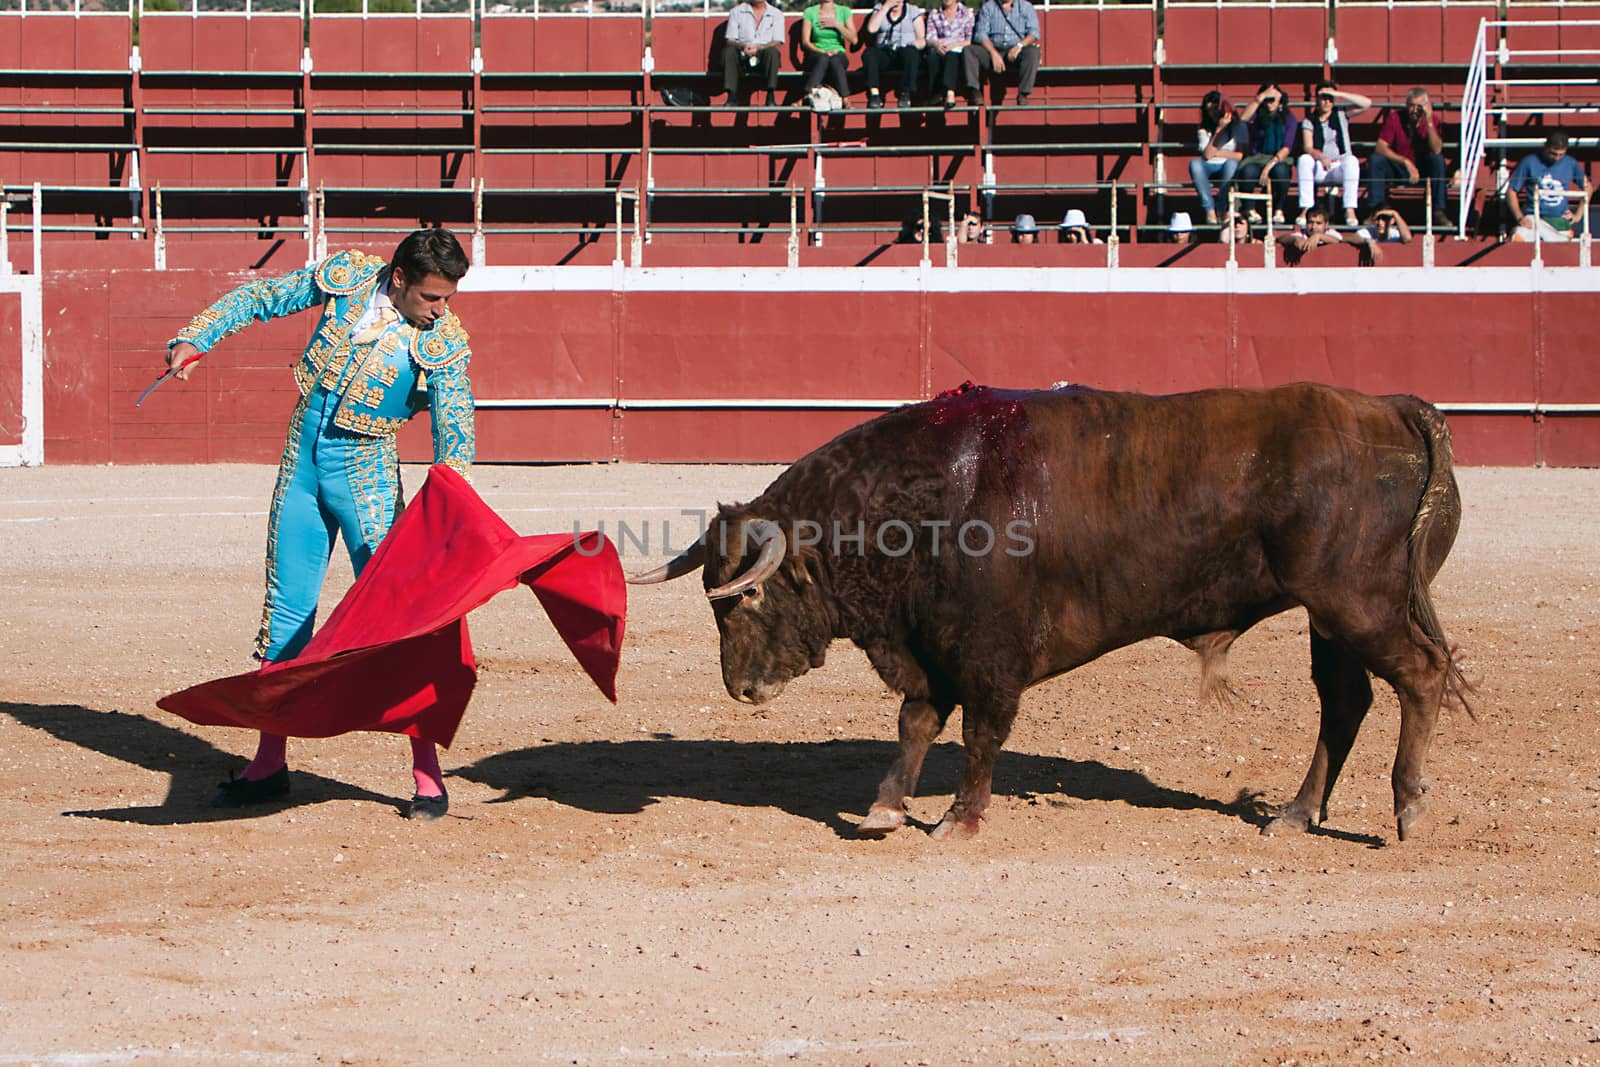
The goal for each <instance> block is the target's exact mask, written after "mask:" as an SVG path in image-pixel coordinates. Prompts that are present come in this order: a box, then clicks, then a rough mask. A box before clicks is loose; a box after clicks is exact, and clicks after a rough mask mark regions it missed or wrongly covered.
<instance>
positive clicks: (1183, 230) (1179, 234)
mask: <svg viewBox="0 0 1600 1067" xmlns="http://www.w3.org/2000/svg"><path fill="white" fill-rule="evenodd" d="M1167 240H1168V241H1170V242H1171V243H1173V244H1175V245H1192V244H1194V243H1195V242H1194V220H1193V219H1191V218H1190V217H1189V213H1188V212H1187V211H1174V212H1173V213H1172V218H1170V219H1168V220H1167Z"/></svg>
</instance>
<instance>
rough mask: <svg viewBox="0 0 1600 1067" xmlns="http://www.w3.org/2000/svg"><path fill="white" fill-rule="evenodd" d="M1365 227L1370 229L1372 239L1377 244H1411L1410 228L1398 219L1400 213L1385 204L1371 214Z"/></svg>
mask: <svg viewBox="0 0 1600 1067" xmlns="http://www.w3.org/2000/svg"><path fill="white" fill-rule="evenodd" d="M1367 225H1368V226H1370V227H1371V236H1372V239H1373V240H1374V241H1376V242H1378V243H1379V244H1402V245H1408V244H1410V243H1411V227H1410V226H1407V225H1406V220H1405V219H1403V218H1401V217H1400V212H1398V211H1396V210H1395V209H1394V208H1392V207H1389V206H1388V205H1387V204H1385V205H1384V206H1383V207H1380V208H1379V209H1378V210H1377V211H1375V212H1373V214H1372V218H1371V220H1369V221H1368V223H1367Z"/></svg>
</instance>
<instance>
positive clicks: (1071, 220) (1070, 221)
mask: <svg viewBox="0 0 1600 1067" xmlns="http://www.w3.org/2000/svg"><path fill="white" fill-rule="evenodd" d="M1061 243H1062V244H1064V245H1101V244H1105V242H1104V241H1102V240H1100V238H1098V237H1096V236H1095V235H1094V231H1093V230H1091V229H1089V219H1088V217H1087V216H1085V215H1084V213H1083V212H1082V211H1081V210H1079V209H1078V208H1072V209H1071V210H1070V211H1068V212H1067V214H1066V217H1065V218H1063V219H1062V220H1061Z"/></svg>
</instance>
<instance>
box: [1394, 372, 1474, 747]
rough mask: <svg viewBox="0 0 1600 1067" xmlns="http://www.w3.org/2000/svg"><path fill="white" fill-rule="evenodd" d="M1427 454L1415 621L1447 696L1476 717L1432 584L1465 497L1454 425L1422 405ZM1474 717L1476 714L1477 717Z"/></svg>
mask: <svg viewBox="0 0 1600 1067" xmlns="http://www.w3.org/2000/svg"><path fill="white" fill-rule="evenodd" d="M1410 414H1411V416H1412V420H1413V422H1414V426H1415V428H1416V429H1417V431H1418V433H1419V434H1420V435H1421V437H1422V440H1423V444H1424V445H1425V447H1426V449H1427V454H1428V478H1427V481H1426V482H1425V483H1424V485H1423V487H1422V498H1421V500H1420V501H1418V503H1417V513H1416V515H1415V516H1414V517H1413V518H1412V520H1411V531H1410V533H1409V535H1408V537H1407V544H1406V550H1407V556H1408V570H1409V577H1408V582H1409V586H1410V597H1409V599H1410V611H1411V621H1412V622H1413V623H1414V624H1415V625H1416V627H1417V629H1419V630H1420V631H1422V634H1423V636H1425V637H1426V638H1427V639H1428V641H1429V642H1430V643H1431V644H1432V645H1433V646H1434V647H1435V648H1437V649H1438V650H1439V652H1440V653H1441V654H1442V655H1443V656H1444V660H1445V698H1446V699H1447V700H1454V701H1456V702H1457V703H1459V704H1460V705H1461V707H1462V708H1463V709H1464V710H1465V711H1466V713H1467V714H1468V715H1472V714H1473V713H1472V705H1471V704H1470V703H1469V702H1468V700H1467V695H1468V694H1469V693H1471V692H1472V691H1473V685H1472V683H1471V682H1469V681H1468V680H1467V678H1466V676H1465V675H1464V674H1462V672H1461V667H1460V664H1458V663H1457V662H1456V651H1457V650H1456V649H1455V648H1454V647H1453V646H1451V644H1450V642H1449V640H1448V639H1447V638H1446V637H1445V633H1444V627H1443V626H1442V625H1441V624H1440V622H1439V613H1438V611H1437V610H1435V608H1434V606H1433V594H1432V593H1431V592H1430V591H1429V586H1430V585H1431V583H1432V582H1433V577H1434V575H1435V574H1437V573H1438V572H1439V568H1440V567H1442V566H1443V565H1444V558H1445V556H1446V555H1447V554H1448V553H1449V551H1450V547H1451V545H1452V544H1453V543H1454V542H1455V531H1456V527H1457V526H1458V525H1459V524H1460V521H1461V498H1460V496H1459V494H1458V493H1457V490H1456V484H1455V474H1454V466H1453V460H1452V454H1451V446H1450V426H1449V424H1448V423H1446V422H1445V418H1444V415H1442V414H1441V413H1440V412H1439V409H1438V408H1435V407H1434V406H1433V405H1432V404H1428V403H1426V402H1418V404H1417V406H1416V408H1414V409H1413V410H1412V411H1411V412H1410ZM1473 717H1474V718H1476V716H1473Z"/></svg>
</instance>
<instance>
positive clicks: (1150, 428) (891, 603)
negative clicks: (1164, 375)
mask: <svg viewBox="0 0 1600 1067" xmlns="http://www.w3.org/2000/svg"><path fill="white" fill-rule="evenodd" d="M1460 514H1461V506H1460V497H1459V495H1458V493H1457V489H1456V483H1455V477H1454V475H1453V473H1452V470H1451V458H1450V434H1449V430H1448V428H1447V426H1446V424H1445V420H1444V418H1443V416H1442V415H1440V414H1439V412H1438V411H1437V410H1436V409H1435V408H1433V407H1432V406H1431V405H1429V404H1427V403H1425V402H1424V401H1422V400H1419V399H1417V398H1416V397H1411V396H1385V397H1373V396H1367V395H1364V394H1361V393H1356V392H1351V391H1348V390H1342V389H1334V388H1329V387H1326V386H1320V385H1309V384H1300V385H1291V386H1284V387H1282V388H1277V389H1262V390H1243V389H1219V390H1210V391H1206V392H1199V393H1190V394H1185V395H1180V396H1166V397H1150V396H1141V395H1137V394H1130V393H1109V392H1095V391H1092V390H1085V389H1063V390H1055V391H1050V392H1010V391H1001V390H992V389H987V388H982V387H963V389H961V390H958V391H956V392H955V393H953V394H946V395H944V396H941V397H940V398H938V399H935V400H932V401H929V402H927V403H922V404H915V405H910V406H907V407H904V408H901V409H899V410H896V411H893V412H890V413H888V414H886V415H883V416H881V417H879V418H876V419H873V420H872V421H870V422H867V423H865V424H863V425H861V426H858V427H856V428H854V429H852V430H850V431H848V432H846V433H844V434H841V435H840V436H839V437H837V438H835V439H834V440H833V441H831V442H829V443H828V444H826V445H823V446H822V447H821V448H818V449H817V450H816V451H814V452H812V453H811V454H809V455H807V456H805V457H804V458H802V459H800V460H799V461H798V462H796V463H795V464H794V465H793V466H791V467H790V468H789V469H788V470H786V471H785V472H784V473H783V474H782V475H780V476H779V477H778V479H777V480H776V481H774V482H773V483H772V484H771V485H770V486H768V487H767V489H766V491H765V492H763V493H762V494H761V496H759V497H757V498H756V499H755V500H753V501H751V502H750V503H748V504H745V505H742V506H738V507H724V508H722V509H721V510H720V511H719V512H718V513H717V516H716V518H715V520H714V521H713V522H712V524H711V525H710V526H709V527H708V530H707V533H706V535H705V536H704V537H703V538H702V539H701V540H700V542H699V543H697V544H696V545H695V546H694V547H693V548H691V549H690V550H689V551H688V552H686V553H684V554H683V555H682V556H680V557H678V558H677V559H675V560H673V561H671V562H670V563H668V564H667V565H666V566H664V567H662V568H660V569H659V570H657V571H654V572H652V573H651V574H648V575H644V576H641V577H640V578H639V579H636V581H639V582H646V583H647V582H656V581H664V580H666V579H668V578H674V577H678V576H679V575H682V574H686V573H689V572H690V571H692V570H693V569H695V568H697V567H703V568H704V572H705V574H704V580H705V586H706V589H707V596H708V597H710V598H711V602H712V610H713V613H714V615H715V617H716V622H717V629H718V631H719V632H720V634H721V643H722V673H723V681H724V683H725V684H726V686H727V689H728V692H729V694H730V695H732V696H733V697H734V698H735V699H737V700H742V701H745V702H747V703H751V704H760V703H764V702H765V701H768V700H771V699H772V698H774V697H776V696H777V695H778V694H779V693H780V692H781V691H782V689H783V687H784V685H785V684H786V683H787V682H788V681H789V680H790V679H792V678H795V677H797V676H799V675H801V674H804V673H805V672H806V671H808V670H810V669H811V668H813V667H819V666H821V665H822V663H823V658H824V656H825V654H826V651H827V648H828V645H829V643H830V642H831V641H832V640H833V639H835V638H841V637H842V638H849V639H850V640H852V641H854V642H855V643H856V644H857V645H859V646H860V647H861V648H862V649H864V650H865V651H866V653H867V656H868V657H869V659H870V660H871V662H872V665H873V667H874V668H876V670H877V672H878V674H879V676H880V677H881V678H882V679H883V681H884V683H885V684H886V685H888V686H889V687H891V688H892V689H895V690H898V691H900V692H901V693H903V694H904V697H905V699H904V703H903V704H902V706H901V709H900V756H899V758H898V759H897V760H896V761H895V763H894V764H893V766H892V767H891V768H890V769H889V773H888V775H887V776H886V777H885V778H884V780H883V783H882V785H881V786H880V787H879V790H878V798H877V800H876V802H874V804H873V805H872V808H871V810H870V811H869V812H868V814H867V816H866V818H865V820H864V821H863V822H862V824H861V829H862V830H863V831H865V832H868V833H881V832H887V831H889V830H892V829H895V828H897V827H899V826H901V825H903V824H904V822H905V818H906V807H905V805H906V798H907V797H908V796H910V795H912V794H913V793H914V792H915V789H916V784H917V779H918V776H919V774H920V772H921V769H922V763H923V758H924V756H925V755H926V754H927V751H928V746H929V745H930V744H931V743H932V742H933V740H934V738H935V737H937V736H938V734H939V732H940V730H942V729H943V727H944V724H945V721H946V720H947V719H948V718H949V716H950V713H951V712H952V711H953V710H954V709H955V707H956V705H957V704H959V705H961V707H962V708H963V716H962V741H963V743H964V745H965V748H966V766H965V770H964V772H963V774H962V777H961V783H960V787H959V789H958V790H957V792H956V795H955V802H954V803H953V804H952V805H951V807H950V810H949V811H948V812H947V813H946V814H945V816H944V819H943V821H941V822H940V824H939V826H938V827H937V828H936V829H935V831H934V834H935V836H939V837H943V836H946V835H949V834H951V833H964V834H965V833H973V832H976V830H977V828H978V825H979V820H980V819H981V818H982V817H983V815H984V812H985V809H986V808H987V807H988V805H989V797H990V788H991V780H992V774H993V768H994V761H995V757H996V756H997V755H998V753H999V751H1000V748H1001V746H1002V745H1003V744H1004V743H1005V740H1006V736H1007V734H1008V733H1009V732H1010V730H1011V724H1012V721H1013V719H1014V718H1015V717H1016V714H1017V705H1018V700H1019V698H1020V697H1021V695H1022V691H1023V690H1024V689H1026V688H1028V687H1029V686H1031V685H1033V684H1035V683H1037V682H1040V681H1043V680H1044V679H1046V678H1050V677H1053V676H1055V675H1058V674H1061V673H1062V672H1064V671H1068V670H1071V669H1072V668H1074V667H1076V666H1078V665H1079V664H1082V663H1087V662H1088V661H1090V660H1092V659H1094V658H1096V657H1097V656H1100V655H1103V654H1104V653H1106V652H1110V651H1111V650H1113V649H1117V648H1121V647H1123V646H1124V645H1128V644H1131V643H1133V642H1136V641H1140V640H1143V639H1144V638H1147V637H1154V636H1166V637H1170V638H1172V639H1173V640H1176V641H1180V642H1182V643H1183V644H1185V645H1187V646H1189V647H1190V648H1192V649H1194V650H1195V651H1197V652H1198V653H1199V654H1200V657H1201V664H1202V680H1203V685H1202V688H1203V689H1204V690H1206V691H1209V692H1213V693H1216V692H1222V691H1225V690H1226V687H1227V683H1226V681H1225V678H1226V671H1225V661H1226V656H1227V652H1228V649H1229V647H1230V646H1231V645H1232V644H1233V641H1234V640H1235V639H1236V638H1237V637H1238V636H1239V635H1240V634H1241V633H1243V632H1244V631H1245V630H1247V629H1249V628H1250V627H1251V626H1253V625H1254V624H1255V623H1257V622H1259V621H1261V620H1262V619H1265V618H1267V617H1268V616H1271V615H1276V614H1277V613H1279V612H1282V611H1287V610H1288V609H1290V608H1293V607H1297V606H1303V607H1304V608H1305V609H1306V611H1307V613H1308V614H1309V616H1310V620H1311V676H1312V680H1313V681H1314V682H1315V684H1316V688H1317V693H1318V695H1319V697H1320V698H1321V703H1322V720H1321V727H1320V729H1319V732H1318V736H1317V744H1316V749H1315V751H1314V752H1313V754H1312V758H1311V767H1310V770H1309V771H1308V772H1307V774H1306V777H1305V781H1304V783H1303V784H1302V785H1301V786H1300V792H1299V794H1298V795H1297V796H1296V797H1295V798H1294V800H1293V801H1291V802H1290V803H1289V804H1288V805H1286V806H1285V807H1283V808H1282V809H1280V810H1279V811H1278V812H1277V814H1276V817H1275V818H1274V819H1273V820H1272V822H1271V823H1270V824H1269V825H1268V826H1267V829H1268V830H1269V831H1275V830H1296V831H1298V830H1304V829H1306V828H1307V827H1308V826H1309V825H1310V824H1311V821H1312V819H1314V818H1315V819H1318V820H1319V821H1321V820H1326V818H1327V809H1328V798H1329V795H1330V794H1331V793H1332V791H1333V785H1334V782H1335V780H1336V779H1337V778H1338V775H1339V771H1340V768H1341V767H1342V766H1343V765H1344V762H1345V758H1346V756H1348V754H1349V752H1350V747H1351V744H1352V743H1353V742H1354V741H1355V737H1356V731H1357V730H1358V729H1359V727H1360V725H1361V721H1362V719H1363V717H1364V716H1365V715H1366V713H1367V709H1368V708H1369V707H1370V706H1371V703H1372V687H1371V683H1370V681H1369V678H1368V672H1371V673H1372V674H1375V675H1377V676H1378V677H1380V678H1382V679H1383V680H1384V681H1386V682H1388V683H1389V684H1390V685H1391V686H1393V687H1394V690H1395V692H1396V693H1397V694H1398V695H1399V698H1400V713H1401V725H1400V743H1399V751H1398V753H1397V755H1396V757H1395V762H1394V771H1393V785H1394V808H1395V817H1396V821H1397V824H1398V829H1399V834H1400V837H1401V838H1402V839H1403V838H1405V836H1406V835H1407V834H1408V833H1409V832H1410V830H1411V828H1412V826H1413V824H1414V823H1415V822H1416V820H1417V818H1418V817H1419V816H1420V815H1421V814H1422V812H1423V810H1424V806H1425V801H1424V798H1423V793H1424V792H1425V790H1426V789H1427V783H1426V782H1425V780H1424V779H1423V776H1422V769H1423V761H1424V759H1425V758H1426V756H1427V753H1428V747H1429V744H1430V742H1431V739H1432V736H1433V730H1434V724H1435V721H1436V719H1437V717H1438V713H1439V708H1440V705H1441V702H1442V700H1443V698H1444V697H1445V695H1446V693H1447V692H1450V693H1452V694H1454V695H1455V696H1457V697H1463V698H1464V690H1465V688H1466V686H1465V683H1464V681H1463V679H1462V677H1461V675H1460V672H1459V671H1458V670H1457V667H1456V664H1455V663H1454V662H1453V660H1452V656H1451V650H1450V646H1449V644H1448V643H1447V641H1446V639H1445V636H1444V633H1443V631H1442V629H1441V627H1440V624H1439V620H1438V617H1437V616H1436V614H1435V612H1434V607H1433V603H1432V600H1431V598H1430V595H1429V591H1428V587H1429V583H1430V582H1431V581H1432V579H1433V577H1434V575H1435V573H1437V571H1438V569H1439V567H1440V565H1441V564H1442V563H1443V562H1444V558H1445V556H1446V554H1447V553H1448V552H1449V550H1450V547H1451V545H1452V543H1453V542H1454V540H1455V535H1456V529H1457V526H1458V525H1459V521H1460Z"/></svg>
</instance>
